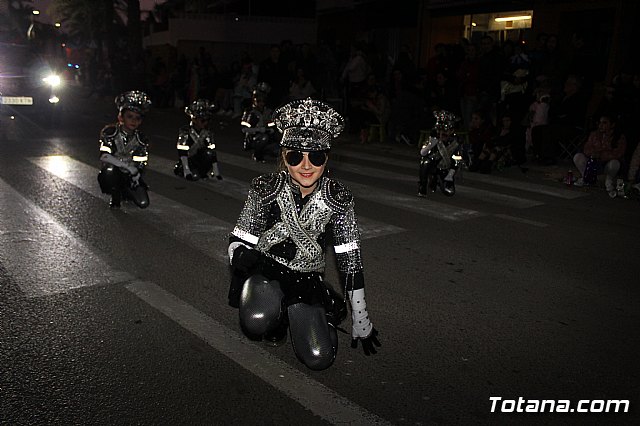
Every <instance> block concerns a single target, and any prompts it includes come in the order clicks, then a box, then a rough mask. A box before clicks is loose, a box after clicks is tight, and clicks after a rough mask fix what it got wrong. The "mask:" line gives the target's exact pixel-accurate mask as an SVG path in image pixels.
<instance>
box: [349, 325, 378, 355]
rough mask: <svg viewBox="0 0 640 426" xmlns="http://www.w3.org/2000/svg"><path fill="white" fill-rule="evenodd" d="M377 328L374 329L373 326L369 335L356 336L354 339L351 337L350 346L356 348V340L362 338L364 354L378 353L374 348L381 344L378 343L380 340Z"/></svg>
mask: <svg viewBox="0 0 640 426" xmlns="http://www.w3.org/2000/svg"><path fill="white" fill-rule="evenodd" d="M376 336H378V330H376V329H375V328H374V329H372V330H371V334H370V335H369V337H364V338H363V337H356V338H355V339H353V338H352V339H351V347H352V348H353V349H357V348H358V340H362V349H363V350H364V354H365V355H367V356H369V355H371V354H376V353H378V352H377V351H376V348H375V347H374V345H375V346H377V347H380V346H382V345H381V344H380V341H379V340H378V337H376Z"/></svg>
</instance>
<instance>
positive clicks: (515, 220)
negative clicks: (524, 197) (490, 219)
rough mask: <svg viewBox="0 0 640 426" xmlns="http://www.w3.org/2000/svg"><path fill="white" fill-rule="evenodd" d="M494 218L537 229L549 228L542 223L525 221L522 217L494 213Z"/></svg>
mask: <svg viewBox="0 0 640 426" xmlns="http://www.w3.org/2000/svg"><path fill="white" fill-rule="evenodd" d="M494 216H496V217H499V218H501V219H505V220H510V221H512V222H518V223H525V224H527V225H531V226H537V227H538V228H546V227H547V226H549V225H548V224H546V223H544V222H538V221H535V220H530V219H525V218H522V217H516V216H509V215H507V214H499V213H496V214H494Z"/></svg>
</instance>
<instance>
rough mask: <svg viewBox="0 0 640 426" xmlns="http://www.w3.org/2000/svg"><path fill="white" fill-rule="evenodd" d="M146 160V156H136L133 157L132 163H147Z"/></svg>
mask: <svg viewBox="0 0 640 426" xmlns="http://www.w3.org/2000/svg"><path fill="white" fill-rule="evenodd" d="M148 159H149V157H148V156H146V155H145V156H144V157H139V156H137V155H134V156H133V161H147V160H148Z"/></svg>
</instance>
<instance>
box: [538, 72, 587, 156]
mask: <svg viewBox="0 0 640 426" xmlns="http://www.w3.org/2000/svg"><path fill="white" fill-rule="evenodd" d="M586 110H587V97H586V96H585V95H584V94H583V92H582V90H581V80H580V78H578V77H577V76H573V75H572V76H569V77H568V78H567V80H566V81H565V84H564V95H563V96H562V99H560V100H558V101H556V102H554V101H553V98H552V102H551V107H550V108H549V125H548V126H538V127H536V128H535V131H534V130H532V134H531V136H532V142H533V149H534V151H535V153H536V156H537V157H538V159H539V160H540V161H542V163H543V164H545V165H552V164H555V163H556V162H557V157H558V151H559V144H558V142H559V141H564V142H566V141H569V140H571V139H573V138H575V137H576V136H577V135H579V134H580V133H581V132H582V131H584V129H583V128H584V125H585V121H586Z"/></svg>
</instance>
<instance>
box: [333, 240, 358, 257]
mask: <svg viewBox="0 0 640 426" xmlns="http://www.w3.org/2000/svg"><path fill="white" fill-rule="evenodd" d="M359 248H360V245H359V244H358V242H357V241H352V242H350V243H345V244H340V245H339V246H334V247H333V249H334V250H335V252H336V254H340V253H346V252H348V251H353V250H358V249H359Z"/></svg>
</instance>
